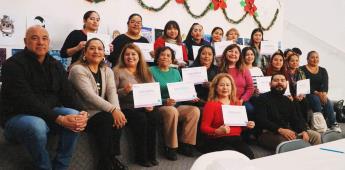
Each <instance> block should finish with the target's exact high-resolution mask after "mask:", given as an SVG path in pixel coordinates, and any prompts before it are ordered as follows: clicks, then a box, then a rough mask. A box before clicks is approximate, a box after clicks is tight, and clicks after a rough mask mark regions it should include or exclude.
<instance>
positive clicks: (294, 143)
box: [276, 139, 310, 154]
mask: <svg viewBox="0 0 345 170" xmlns="http://www.w3.org/2000/svg"><path fill="white" fill-rule="evenodd" d="M308 146H310V144H309V143H307V142H305V141H304V140H302V139H295V140H289V141H285V142H282V143H280V144H279V145H278V146H277V148H276V154H278V153H283V152H289V151H293V150H297V149H301V148H305V147H308Z"/></svg>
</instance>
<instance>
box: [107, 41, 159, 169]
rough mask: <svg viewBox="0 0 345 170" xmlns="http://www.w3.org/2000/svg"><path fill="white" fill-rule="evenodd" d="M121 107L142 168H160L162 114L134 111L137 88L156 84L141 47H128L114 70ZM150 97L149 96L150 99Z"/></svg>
mask: <svg viewBox="0 0 345 170" xmlns="http://www.w3.org/2000/svg"><path fill="white" fill-rule="evenodd" d="M113 71H114V73H115V82H116V87H117V88H118V90H117V92H118V94H119V99H120V105H121V108H122V110H123V112H124V113H125V115H126V118H127V119H128V126H129V128H130V129H131V130H132V132H133V133H134V136H135V137H136V140H135V141H134V144H135V158H136V162H137V163H138V164H139V165H142V166H145V167H150V166H155V165H158V161H157V160H156V131H157V129H156V127H157V124H158V120H159V113H158V112H157V109H156V108H154V107H152V106H151V107H144V108H134V98H133V88H132V86H133V84H140V83H151V82H153V81H154V80H153V77H152V74H151V72H150V70H149V68H148V66H147V64H146V62H145V59H144V56H143V54H142V53H141V51H140V49H139V47H138V46H136V45H134V44H127V45H126V46H125V47H124V48H123V52H122V53H121V55H120V58H119V63H118V65H117V66H116V67H115V68H113ZM148 97H149V96H148Z"/></svg>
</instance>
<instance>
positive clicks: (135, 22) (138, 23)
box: [129, 20, 142, 25]
mask: <svg viewBox="0 0 345 170" xmlns="http://www.w3.org/2000/svg"><path fill="white" fill-rule="evenodd" d="M129 23H130V24H137V25H141V24H142V22H141V21H134V20H131V21H129Z"/></svg>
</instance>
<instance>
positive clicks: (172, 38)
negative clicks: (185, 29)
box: [154, 21, 188, 67]
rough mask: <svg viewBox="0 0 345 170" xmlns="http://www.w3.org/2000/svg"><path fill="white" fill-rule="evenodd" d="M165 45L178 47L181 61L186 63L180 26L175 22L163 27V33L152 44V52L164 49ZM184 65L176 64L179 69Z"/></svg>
mask: <svg viewBox="0 0 345 170" xmlns="http://www.w3.org/2000/svg"><path fill="white" fill-rule="evenodd" d="M165 43H171V44H176V45H180V46H181V48H182V53H183V61H185V62H186V63H188V55H187V48H186V46H185V45H184V44H183V43H182V37H181V31H180V26H179V25H178V23H177V22H176V21H168V22H167V23H166V24H165V27H164V33H163V35H162V36H161V37H158V38H157V39H156V41H155V43H154V50H157V49H158V48H161V47H165V46H166V45H165ZM186 63H178V64H179V65H180V66H181V67H184V66H185V65H186Z"/></svg>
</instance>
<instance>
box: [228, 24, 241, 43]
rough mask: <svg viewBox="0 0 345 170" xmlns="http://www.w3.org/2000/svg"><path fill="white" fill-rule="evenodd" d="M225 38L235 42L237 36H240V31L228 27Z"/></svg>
mask: <svg viewBox="0 0 345 170" xmlns="http://www.w3.org/2000/svg"><path fill="white" fill-rule="evenodd" d="M225 36H226V40H227V41H233V42H234V43H236V42H237V39H238V37H240V33H239V32H238V30H237V29H236V28H230V29H229V30H228V31H227V32H226V34H225Z"/></svg>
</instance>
